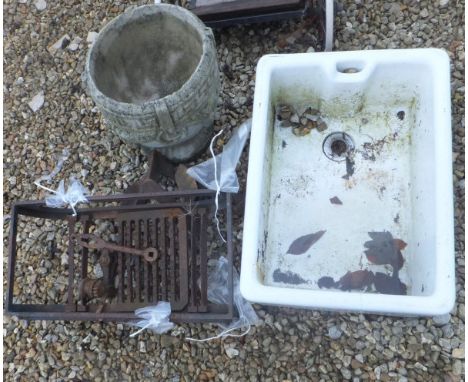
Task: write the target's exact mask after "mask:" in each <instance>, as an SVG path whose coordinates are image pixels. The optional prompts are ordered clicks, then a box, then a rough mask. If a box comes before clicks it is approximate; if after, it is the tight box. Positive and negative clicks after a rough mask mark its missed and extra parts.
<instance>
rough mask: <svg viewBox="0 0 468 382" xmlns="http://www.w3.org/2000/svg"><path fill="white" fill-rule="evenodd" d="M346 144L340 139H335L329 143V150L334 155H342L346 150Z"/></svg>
mask: <svg viewBox="0 0 468 382" xmlns="http://www.w3.org/2000/svg"><path fill="white" fill-rule="evenodd" d="M347 148H348V146H347V145H346V142H345V141H342V140H341V139H337V140H336V141H334V142H333V143H332V144H331V151H332V153H333V154H335V155H338V156H340V155H342V154H344V153H345V152H346V150H347Z"/></svg>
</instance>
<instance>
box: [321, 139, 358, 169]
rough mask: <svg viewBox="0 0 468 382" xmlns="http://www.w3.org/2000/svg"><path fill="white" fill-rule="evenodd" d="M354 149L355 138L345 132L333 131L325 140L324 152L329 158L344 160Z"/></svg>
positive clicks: (338, 160) (337, 160)
mask: <svg viewBox="0 0 468 382" xmlns="http://www.w3.org/2000/svg"><path fill="white" fill-rule="evenodd" d="M353 150H354V141H353V139H352V138H351V136H350V135H348V134H346V133H343V132H336V133H331V134H329V135H328V136H327V137H326V138H325V140H324V141H323V153H324V154H325V155H326V157H327V158H328V159H331V160H333V161H336V162H341V161H344V160H345V159H346V158H347V157H348V153H349V152H351V151H353Z"/></svg>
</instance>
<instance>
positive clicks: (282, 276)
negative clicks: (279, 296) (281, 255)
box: [273, 269, 307, 285]
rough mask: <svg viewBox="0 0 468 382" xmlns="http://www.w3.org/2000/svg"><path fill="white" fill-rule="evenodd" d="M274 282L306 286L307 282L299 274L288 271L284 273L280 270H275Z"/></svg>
mask: <svg viewBox="0 0 468 382" xmlns="http://www.w3.org/2000/svg"><path fill="white" fill-rule="evenodd" d="M273 281H274V282H280V283H285V284H295V285H296V284H305V283H306V282H307V281H306V280H304V279H303V278H302V277H301V276H299V275H298V274H297V273H294V272H291V271H286V272H283V271H281V270H280V269H275V271H274V272H273Z"/></svg>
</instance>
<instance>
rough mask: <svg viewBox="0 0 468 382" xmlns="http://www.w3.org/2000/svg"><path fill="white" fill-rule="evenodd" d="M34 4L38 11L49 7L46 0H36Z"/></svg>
mask: <svg viewBox="0 0 468 382" xmlns="http://www.w3.org/2000/svg"><path fill="white" fill-rule="evenodd" d="M34 6H35V7H36V9H37V10H38V11H43V10H44V9H46V8H47V3H46V2H45V0H36V1H35V2H34Z"/></svg>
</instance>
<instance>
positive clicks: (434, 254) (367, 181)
mask: <svg viewBox="0 0 468 382" xmlns="http://www.w3.org/2000/svg"><path fill="white" fill-rule="evenodd" d="M304 126H305V127H304ZM251 134H252V135H251V142H250V154H249V168H248V178H247V195H246V210H245V220H244V232H243V248H242V267H241V277H240V289H241V293H242V295H243V296H244V297H245V298H246V299H247V300H249V301H252V302H256V303H263V304H273V305H283V306H292V307H306V308H313V309H326V310H340V311H356V312H371V313H381V314H394V315H437V314H444V313H447V312H449V311H450V310H451V309H452V307H453V304H454V301H455V281H454V274H455V272H454V243H453V240H454V239H453V236H454V234H453V192H452V147H451V115H450V64H449V60H448V56H447V54H446V53H445V52H444V51H442V50H438V49H412V50H385V51H355V52H332V53H307V54H287V55H267V56H264V57H263V58H262V59H261V60H260V62H259V64H258V67H257V79H256V87H255V97H254V109H253V120H252V133H251Z"/></svg>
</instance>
